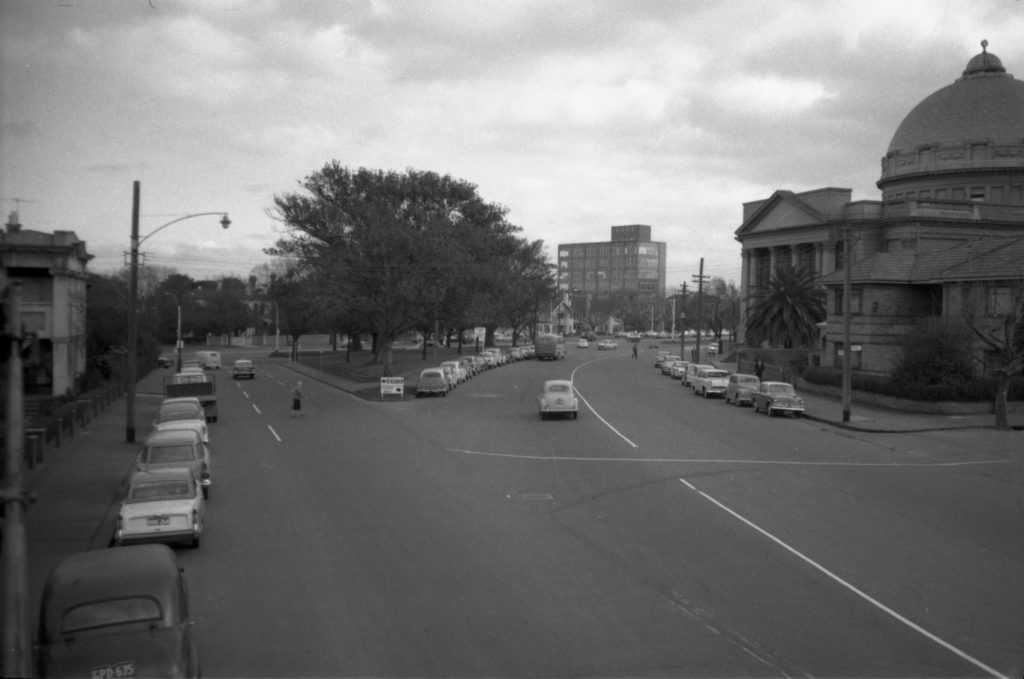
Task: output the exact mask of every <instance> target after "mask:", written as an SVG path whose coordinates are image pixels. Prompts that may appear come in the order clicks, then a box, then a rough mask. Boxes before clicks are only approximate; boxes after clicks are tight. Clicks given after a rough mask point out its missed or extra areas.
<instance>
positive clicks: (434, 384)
mask: <svg viewBox="0 0 1024 679" xmlns="http://www.w3.org/2000/svg"><path fill="white" fill-rule="evenodd" d="M451 388H452V387H451V383H450V382H449V381H448V377H447V376H446V375H445V374H444V369H443V368H424V369H423V370H421V371H420V381H419V383H418V384H417V385H416V396H419V395H420V394H441V396H447V395H448V392H449V391H451Z"/></svg>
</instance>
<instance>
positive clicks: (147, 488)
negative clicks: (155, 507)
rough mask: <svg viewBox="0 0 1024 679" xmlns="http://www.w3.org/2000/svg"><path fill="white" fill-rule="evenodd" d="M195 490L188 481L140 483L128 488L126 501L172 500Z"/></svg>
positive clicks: (189, 494)
mask: <svg viewBox="0 0 1024 679" xmlns="http://www.w3.org/2000/svg"><path fill="white" fill-rule="evenodd" d="M193 495H195V492H194V490H193V488H192V486H191V484H189V482H188V481H185V480H184V479H182V480H174V481H160V482H159V483H141V484H139V485H136V486H132V487H131V488H129V489H128V502H130V503H131V502H150V501H152V500H174V499H179V498H188V497H192V496H193Z"/></svg>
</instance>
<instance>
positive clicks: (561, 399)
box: [537, 380, 580, 420]
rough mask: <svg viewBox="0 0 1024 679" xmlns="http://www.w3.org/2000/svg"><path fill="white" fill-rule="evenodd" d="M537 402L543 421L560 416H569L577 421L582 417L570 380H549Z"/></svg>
mask: <svg viewBox="0 0 1024 679" xmlns="http://www.w3.org/2000/svg"><path fill="white" fill-rule="evenodd" d="M537 401H538V405H539V408H540V419H542V420H546V419H548V417H549V416H550V415H558V414H564V415H569V416H571V417H572V418H573V419H574V420H575V419H576V418H577V417H579V415H580V403H579V399H578V398H576V391H575V390H574V389H573V386H572V381H570V380H548V381H547V382H545V383H544V387H543V389H542V391H541V394H540V397H539V398H538V399H537Z"/></svg>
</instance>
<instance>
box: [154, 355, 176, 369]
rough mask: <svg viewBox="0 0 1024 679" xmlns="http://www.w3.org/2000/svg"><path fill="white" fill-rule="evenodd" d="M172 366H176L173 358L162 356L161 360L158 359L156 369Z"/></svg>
mask: <svg viewBox="0 0 1024 679" xmlns="http://www.w3.org/2000/svg"><path fill="white" fill-rule="evenodd" d="M172 365H174V357H173V356H163V355H161V356H160V357H159V358H157V359H156V367H158V368H170V367H171V366H172Z"/></svg>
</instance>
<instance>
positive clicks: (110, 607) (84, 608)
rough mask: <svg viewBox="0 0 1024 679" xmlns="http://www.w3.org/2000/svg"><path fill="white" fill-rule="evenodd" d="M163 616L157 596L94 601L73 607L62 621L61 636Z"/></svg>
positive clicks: (147, 620)
mask: <svg viewBox="0 0 1024 679" xmlns="http://www.w3.org/2000/svg"><path fill="white" fill-rule="evenodd" d="M162 617H163V614H162V611H161V608H160V602H159V601H157V600H156V599H154V598H153V597H148V596H133V597H123V598H120V599H108V600H106V601H93V602H89V603H85V604H81V605H79V606H75V607H74V608H69V609H68V610H67V612H66V613H64V617H63V618H62V619H61V622H60V633H61V634H73V633H75V632H82V631H84V630H90V629H96V628H98V627H110V626H112V625H126V624H130V623H134V622H149V621H151V620H160V619H161V618H162Z"/></svg>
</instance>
